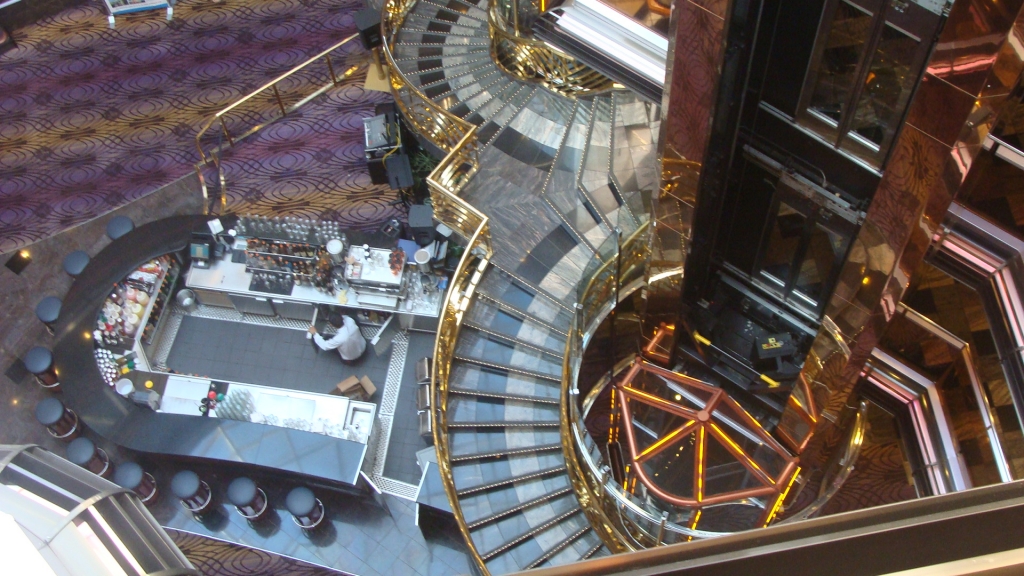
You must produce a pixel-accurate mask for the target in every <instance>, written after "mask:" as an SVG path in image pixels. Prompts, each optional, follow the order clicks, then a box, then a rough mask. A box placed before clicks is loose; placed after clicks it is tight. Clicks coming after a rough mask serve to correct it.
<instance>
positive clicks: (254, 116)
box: [196, 34, 369, 164]
mask: <svg viewBox="0 0 1024 576" xmlns="http://www.w3.org/2000/svg"><path fill="white" fill-rule="evenodd" d="M358 36H359V35H358V34H353V35H351V36H349V37H348V38H345V39H344V40H342V41H341V42H338V43H337V44H334V45H333V46H331V47H330V48H328V49H326V50H324V51H323V52H320V53H319V54H317V55H316V56H313V57H312V58H310V59H308V60H306V61H305V62H303V63H302V64H299V65H298V66H295V67H294V68H292V69H291V70H288V71H287V72H285V73H284V74H281V75H280V76H278V77H277V78H274V79H273V80H271V81H270V82H267V83H266V84H264V85H263V86H260V87H259V88H257V89H256V90H254V91H252V92H250V93H249V94H246V95H245V96H243V97H241V98H240V99H238V100H236V101H235V102H234V103H232V104H231V105H229V106H227V107H226V108H224V109H223V110H221V111H220V112H217V113H216V114H214V115H213V116H212V117H211V118H210V119H209V120H207V121H206V122H205V123H204V124H203V125H202V127H201V128H200V129H199V132H198V133H197V134H196V148H197V149H198V150H199V158H200V162H199V163H200V164H206V163H207V162H209V161H210V157H209V156H208V153H209V154H211V155H213V156H215V155H216V154H217V153H219V152H220V151H222V150H223V149H225V148H227V147H230V146H234V144H235V142H237V141H239V140H242V139H243V138H246V137H247V136H251V135H253V134H255V133H256V132H258V131H259V130H260V129H261V128H263V127H264V126H266V125H267V124H270V123H271V122H273V121H275V120H278V119H280V118H283V117H285V116H287V115H288V113H289V112H293V111H295V109H296V108H298V107H300V106H302V105H303V104H305V103H306V102H309V101H310V100H312V99H313V98H316V97H317V96H319V95H320V94H323V93H324V92H325V91H327V90H328V89H330V88H332V87H334V86H337V85H338V84H339V83H340V82H341V81H343V80H345V79H346V78H348V77H350V76H352V75H353V74H355V73H356V72H358V71H359V70H360V69H362V68H365V67H366V66H367V58H368V57H369V54H368V53H367V52H366V51H365V50H363V48H362V43H360V42H359V41H358V40H357V37H358ZM318 64H321V65H322V66H318ZM261 96H263V97H261ZM214 124H220V133H221V134H222V135H223V137H224V142H220V143H217V145H215V146H213V147H212V148H210V149H207V150H204V149H203V146H204V140H207V142H206V143H205V144H206V145H209V142H208V141H209V140H210V139H211V137H210V136H208V135H207V133H208V132H209V131H210V129H211V128H213V126H214Z"/></svg>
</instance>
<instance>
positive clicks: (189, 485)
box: [171, 470, 199, 500]
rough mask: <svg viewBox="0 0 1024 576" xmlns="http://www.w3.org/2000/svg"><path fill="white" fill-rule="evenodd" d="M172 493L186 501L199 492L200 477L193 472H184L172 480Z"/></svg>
mask: <svg viewBox="0 0 1024 576" xmlns="http://www.w3.org/2000/svg"><path fill="white" fill-rule="evenodd" d="M171 492H173V493H174V495H175V496H177V497H178V498H181V499H182V500H184V499H185V498H191V497H193V496H195V495H196V492H199V476H198V475H197V474H196V473H195V472H193V471H191V470H182V471H181V472H178V473H177V474H175V475H174V478H171Z"/></svg>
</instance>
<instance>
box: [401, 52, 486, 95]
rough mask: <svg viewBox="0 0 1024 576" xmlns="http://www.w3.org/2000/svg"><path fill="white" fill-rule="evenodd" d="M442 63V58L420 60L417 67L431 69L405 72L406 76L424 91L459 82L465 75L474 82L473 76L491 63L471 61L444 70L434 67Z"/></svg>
mask: <svg viewBox="0 0 1024 576" xmlns="http://www.w3.org/2000/svg"><path fill="white" fill-rule="evenodd" d="M440 61H441V60H440V58H431V59H423V60H419V61H418V62H417V65H423V66H431V67H430V68H420V69H419V70H415V71H409V72H405V76H406V78H408V79H409V80H410V81H411V82H414V83H415V84H416V85H417V86H418V87H419V88H420V89H421V90H422V89H426V88H430V87H433V86H436V85H440V84H442V83H444V82H457V81H458V80H459V79H460V78H461V77H463V76H465V75H469V80H467V81H469V82H472V81H473V80H474V79H475V78H474V76H473V75H474V74H479V73H480V72H482V71H484V70H487V69H488V65H489V62H487V61H483V60H482V59H481V60H471V61H469V62H466V63H465V64H459V65H457V66H450V67H448V68H442V67H440V66H438V67H433V66H434V64H435V63H440Z"/></svg>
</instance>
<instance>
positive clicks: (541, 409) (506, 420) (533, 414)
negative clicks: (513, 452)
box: [448, 395, 561, 428]
mask: <svg viewBox="0 0 1024 576" xmlns="http://www.w3.org/2000/svg"><path fill="white" fill-rule="evenodd" d="M560 423H561V419H560V411H559V406H558V405H557V404H549V403H546V402H532V401H522V400H513V399H508V398H488V397H481V396H470V395H452V396H449V397H448V425H449V426H454V427H469V426H477V427H481V428H488V427H498V426H507V427H509V428H516V427H523V426H541V427H546V426H558V425H559V424H560Z"/></svg>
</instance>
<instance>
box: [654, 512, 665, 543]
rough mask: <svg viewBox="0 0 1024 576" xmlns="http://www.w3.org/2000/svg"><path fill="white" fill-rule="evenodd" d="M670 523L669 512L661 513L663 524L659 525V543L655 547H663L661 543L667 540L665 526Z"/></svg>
mask: <svg viewBox="0 0 1024 576" xmlns="http://www.w3.org/2000/svg"><path fill="white" fill-rule="evenodd" d="M666 523H668V512H662V513H661V524H659V525H658V541H657V542H655V543H654V545H655V546H661V541H662V540H664V539H665V524H666Z"/></svg>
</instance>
